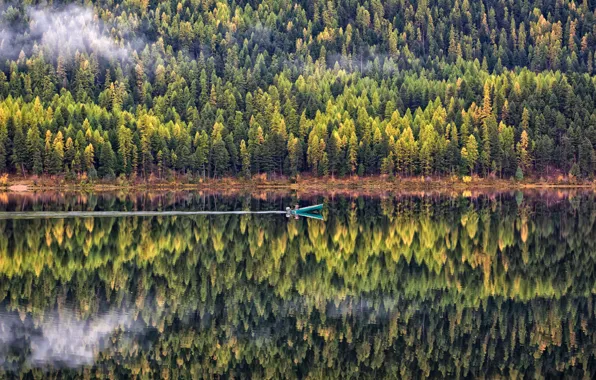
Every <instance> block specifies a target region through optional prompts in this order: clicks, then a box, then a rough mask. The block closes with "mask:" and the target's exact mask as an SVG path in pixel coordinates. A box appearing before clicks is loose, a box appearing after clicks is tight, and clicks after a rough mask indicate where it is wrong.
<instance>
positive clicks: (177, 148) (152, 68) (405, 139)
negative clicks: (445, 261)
mask: <svg viewBox="0 0 596 380" xmlns="http://www.w3.org/2000/svg"><path fill="white" fill-rule="evenodd" d="M94 4H95V5H94V7H95V8H94V12H95V13H96V14H97V15H98V20H100V22H101V23H100V25H101V30H102V31H103V33H105V34H108V35H110V37H112V38H113V39H114V40H115V41H117V42H118V43H119V44H120V45H123V46H129V45H130V41H135V42H137V45H138V41H139V40H140V41H143V42H142V43H141V45H142V46H140V47H138V46H135V48H134V49H132V48H130V50H129V51H130V52H131V54H130V57H129V59H115V58H113V57H112V58H107V57H106V56H105V55H102V54H99V53H98V52H96V51H94V50H93V46H90V47H89V48H88V49H83V50H84V51H77V52H72V51H70V49H69V47H68V46H48V45H44V44H43V41H41V42H40V44H39V45H37V44H34V45H33V46H30V47H27V48H24V50H23V51H21V52H20V54H18V56H16V57H14V58H13V59H9V60H7V61H6V62H5V63H4V64H3V65H0V68H2V70H3V71H2V73H0V99H1V102H0V173H10V174H18V175H25V174H35V175H42V174H46V175H62V174H64V175H66V177H67V178H69V179H75V178H76V177H78V176H81V175H83V174H84V173H85V174H86V175H87V176H88V177H90V178H92V179H94V178H98V177H99V178H108V179H109V178H114V177H116V176H120V175H124V176H127V177H135V176H137V177H138V176H141V177H143V178H148V177H151V176H152V175H153V176H157V177H160V178H166V177H169V176H172V175H178V174H185V175H187V176H189V177H195V178H196V177H199V176H201V177H207V176H209V177H220V176H226V175H234V176H244V177H250V176H252V175H255V174H262V173H268V174H272V175H287V176H295V175H297V174H298V173H301V172H309V173H313V174H315V175H332V176H351V175H360V176H362V175H370V174H379V173H382V174H389V175H399V176H410V175H462V174H478V175H482V176H489V175H492V176H498V177H503V178H510V177H512V176H517V177H518V178H520V177H523V176H524V175H535V176H545V175H554V174H571V175H572V176H574V177H586V178H590V177H592V176H593V175H594V171H595V170H596V153H595V151H594V147H595V146H596V77H595V76H594V56H593V52H594V49H595V48H596V16H595V10H594V6H593V5H592V4H590V2H589V1H587V0H585V1H583V2H582V3H581V4H576V3H575V2H571V1H562V0H556V1H538V0H536V1H523V2H519V1H503V0H501V1H484V2H469V1H467V0H464V1H459V0H453V1H451V0H449V1H443V2H440V3H435V2H427V1H420V2H416V3H410V2H408V1H387V2H380V1H376V0H375V1H370V2H365V3H362V4H358V3H357V2H346V1H330V2H323V1H317V2H297V3H289V2H287V1H278V0H276V1H267V2H263V3H259V4H258V5H257V4H253V3H251V2H247V3H243V2H240V3H236V2H234V3H227V2H217V3H214V2H212V1H183V2H177V1H164V2H144V1H122V2H119V1H110V2H103V1H99V2H95V3H94ZM27 6H28V4H27V3H26V2H25V3H24V4H21V5H19V6H11V7H9V8H7V9H6V10H5V11H4V13H3V15H2V17H3V19H4V22H5V23H7V22H10V25H18V26H20V27H21V28H25V29H26V28H27V26H28V25H29V23H30V22H31V21H30V19H29V18H28V13H27V9H28V8H27ZM116 26H117V27H118V28H121V29H122V30H126V33H118V32H116V28H115V27H116ZM127 44H128V45H127Z"/></svg>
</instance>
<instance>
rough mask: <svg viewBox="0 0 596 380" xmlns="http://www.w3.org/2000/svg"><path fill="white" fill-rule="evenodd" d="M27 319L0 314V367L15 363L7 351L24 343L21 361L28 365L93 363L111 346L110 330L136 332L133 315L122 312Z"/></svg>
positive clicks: (51, 365)
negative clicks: (25, 349)
mask: <svg viewBox="0 0 596 380" xmlns="http://www.w3.org/2000/svg"><path fill="white" fill-rule="evenodd" d="M29 322H30V321H29ZM29 322H25V323H24V322H21V321H20V320H19V319H18V316H17V315H14V314H4V315H2V314H0V367H2V366H4V367H5V369H8V370H10V369H11V368H12V367H15V363H9V361H8V360H7V359H8V356H9V353H10V352H11V350H13V351H15V350H16V352H24V348H25V347H28V348H29V349H28V350H27V351H28V352H29V354H28V355H27V357H26V358H23V359H24V364H25V365H27V366H30V367H68V368H77V367H80V366H84V365H92V364H93V363H94V362H95V360H96V358H97V355H98V354H99V352H100V351H102V350H104V349H106V348H109V347H110V346H111V340H110V337H111V336H112V335H113V334H116V333H118V332H119V331H123V332H124V333H126V334H131V333H138V332H139V329H138V328H136V327H137V326H136V322H135V321H134V320H133V318H132V317H131V316H130V315H129V314H127V313H122V312H108V313H106V314H101V315H98V316H97V317H92V318H91V319H89V320H80V319H77V317H76V316H75V315H74V313H73V312H70V311H69V312H66V313H64V312H63V313H60V314H58V313H53V314H51V315H49V316H46V317H45V318H44V320H43V321H41V322H37V323H35V324H31V323H32V322H31V323H29Z"/></svg>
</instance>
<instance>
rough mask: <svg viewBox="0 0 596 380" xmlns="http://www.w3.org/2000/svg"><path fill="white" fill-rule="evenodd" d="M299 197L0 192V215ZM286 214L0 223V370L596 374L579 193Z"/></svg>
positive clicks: (589, 265) (590, 226) (173, 374)
mask: <svg viewBox="0 0 596 380" xmlns="http://www.w3.org/2000/svg"><path fill="white" fill-rule="evenodd" d="M296 201H297V200H296V198H295V196H292V195H284V194H277V195H275V194H273V195H271V194H262V195H260V196H250V195H246V196H221V195H217V194H202V193H201V194H200V193H176V194H135V195H113V194H104V195H83V194H49V193H42V194H38V195H26V196H25V195H14V194H3V195H2V196H0V212H7V211H8V212H12V211H19V212H28V211H61V212H62V211H110V210H112V211H155V210H169V211H173V210H179V211H181V210H205V211H209V210H219V211H224V210H261V211H265V210H283V208H284V207H285V206H289V205H293V204H294V203H296ZM320 201H322V202H325V204H326V207H325V210H324V216H325V221H324V222H322V221H318V220H310V219H298V220H295V219H293V218H291V219H286V217H285V216H284V215H218V216H206V215H200V216H188V217H187V216H183V217H181V216H168V217H119V218H116V217H114V218H111V217H104V218H69V219H44V220H0V235H1V236H3V238H2V239H0V377H12V376H15V375H17V374H21V375H23V374H31V375H37V376H49V375H59V376H63V377H80V376H91V375H93V376H100V377H105V376H110V375H111V376H117V377H121V376H130V375H139V376H145V377H150V378H153V377H164V378H165V377H169V378H191V377H195V378H196V377H213V376H216V375H225V376H226V377H251V378H291V377H297V378H301V377H308V376H310V377H315V378H329V377H334V378H337V377H341V378H345V377H379V376H381V377H385V376H396V377H414V378H418V377H421V376H431V377H457V376H459V377H478V376H486V377H494V376H498V375H502V376H506V377H513V376H515V375H519V374H526V375H530V376H531V377H534V376H535V375H536V374H539V375H543V376H547V377H548V376H556V375H565V376H569V377H582V376H584V377H588V378H590V377H593V374H594V370H595V367H596V363H595V357H594V355H595V353H596V346H595V342H596V329H595V325H596V315H595V313H596V310H595V308H594V302H593V301H594V294H595V289H596V287H595V285H596V275H595V274H596V273H595V271H596V249H595V246H596V229H595V226H594V223H595V221H596V198H595V196H594V194H590V193H572V194H567V193H525V194H522V193H489V194H477V195H473V196H461V195H455V196H446V195H439V194H433V195H424V194H419V193H415V194H396V195H384V196H382V197H354V196H345V195H335V196H326V195H320V196H319V195H316V196H311V197H308V198H304V197H301V198H300V204H302V205H308V204H314V203H318V202H320Z"/></svg>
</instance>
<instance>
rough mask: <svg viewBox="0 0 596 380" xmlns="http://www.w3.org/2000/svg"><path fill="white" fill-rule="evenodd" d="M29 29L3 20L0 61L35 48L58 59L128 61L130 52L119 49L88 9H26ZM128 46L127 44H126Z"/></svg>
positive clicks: (123, 48)
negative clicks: (86, 56) (81, 55)
mask: <svg viewBox="0 0 596 380" xmlns="http://www.w3.org/2000/svg"><path fill="white" fill-rule="evenodd" d="M26 14H27V17H28V19H29V23H28V25H25V26H24V30H23V25H15V24H14V22H13V23H10V22H8V21H7V20H6V19H5V18H4V19H3V20H2V22H1V23H0V57H1V58H13V59H14V58H16V57H18V55H19V54H20V53H21V51H24V52H25V53H26V54H27V53H28V51H29V50H31V49H32V48H33V47H34V46H37V47H38V48H40V49H41V50H43V51H44V53H46V54H49V55H51V57H52V58H54V59H55V58H57V57H58V56H59V55H62V56H64V57H73V56H74V54H75V53H76V52H81V53H82V52H86V53H89V54H91V53H94V54H96V55H97V56H98V57H103V58H105V59H120V60H125V59H128V57H129V56H130V54H131V53H132V50H131V49H130V48H129V47H128V46H119V45H118V44H117V43H116V42H115V41H114V39H112V38H111V37H110V36H109V34H108V30H107V28H108V26H107V25H103V23H102V22H101V20H100V19H99V18H98V16H97V15H96V14H95V13H94V12H93V9H91V8H90V7H82V6H78V5H69V6H67V7H61V8H56V7H51V6H46V7H29V8H28V9H27V10H26ZM127 45H128V44H127Z"/></svg>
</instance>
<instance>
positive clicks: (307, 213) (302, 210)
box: [286, 204, 323, 220]
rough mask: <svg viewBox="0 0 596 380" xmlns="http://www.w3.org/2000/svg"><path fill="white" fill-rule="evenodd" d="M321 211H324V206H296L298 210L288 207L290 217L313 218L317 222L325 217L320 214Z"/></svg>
mask: <svg viewBox="0 0 596 380" xmlns="http://www.w3.org/2000/svg"><path fill="white" fill-rule="evenodd" d="M321 210H323V204H319V205H314V206H308V207H298V205H296V208H294V209H291V208H289V207H286V212H287V213H288V216H295V217H296V218H298V217H301V216H303V217H305V218H313V219H317V220H323V216H322V215H321V214H320V212H321ZM315 212H318V213H315Z"/></svg>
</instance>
